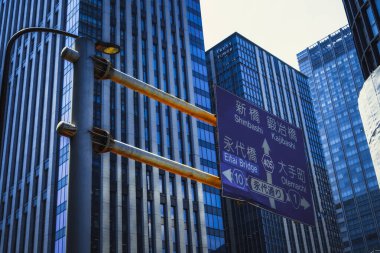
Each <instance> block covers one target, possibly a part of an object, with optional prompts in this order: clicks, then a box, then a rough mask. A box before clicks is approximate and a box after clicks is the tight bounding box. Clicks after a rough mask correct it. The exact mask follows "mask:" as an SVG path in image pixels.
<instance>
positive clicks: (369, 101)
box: [358, 68, 380, 187]
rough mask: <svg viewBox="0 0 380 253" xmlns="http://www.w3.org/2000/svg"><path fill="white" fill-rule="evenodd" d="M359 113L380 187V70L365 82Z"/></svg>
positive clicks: (360, 98)
mask: <svg viewBox="0 0 380 253" xmlns="http://www.w3.org/2000/svg"><path fill="white" fill-rule="evenodd" d="M358 103H359V111H360V116H361V118H362V121H363V127H364V132H365V135H366V137H367V142H368V146H369V150H370V152H371V157H372V162H373V166H374V167H375V173H376V177H377V183H378V184H379V187H380V68H377V69H376V70H375V71H374V72H372V74H371V75H370V76H369V77H368V78H367V80H366V81H365V82H364V84H363V87H362V89H361V90H360V93H359V100H358Z"/></svg>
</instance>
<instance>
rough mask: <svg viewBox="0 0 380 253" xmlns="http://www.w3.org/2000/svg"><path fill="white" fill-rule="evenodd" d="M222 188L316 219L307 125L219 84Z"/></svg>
mask: <svg viewBox="0 0 380 253" xmlns="http://www.w3.org/2000/svg"><path fill="white" fill-rule="evenodd" d="M216 98H217V106H216V107H217V121H218V138H219V158H220V171H221V179H222V194H223V196H224V197H230V198H234V199H239V200H243V201H247V202H249V203H251V204H254V205H257V206H260V207H262V208H265V209H268V210H270V211H272V212H274V213H277V214H280V215H283V216H286V217H288V218H291V219H294V220H297V221H300V222H302V223H305V224H308V225H315V219H314V209H313V202H312V196H311V190H310V182H309V171H308V166H307V161H306V154H305V146H304V139H303V135H302V131H301V129H299V128H297V127H295V126H293V125H291V124H289V123H287V122H285V121H283V120H282V119H280V118H278V117H276V116H274V115H272V114H270V113H268V112H265V111H263V110H262V109H260V108H257V107H255V106H254V105H252V104H251V103H250V102H247V101H245V100H243V99H241V98H239V97H237V96H235V95H233V94H232V93H230V92H228V91H226V90H224V89H222V88H220V87H216Z"/></svg>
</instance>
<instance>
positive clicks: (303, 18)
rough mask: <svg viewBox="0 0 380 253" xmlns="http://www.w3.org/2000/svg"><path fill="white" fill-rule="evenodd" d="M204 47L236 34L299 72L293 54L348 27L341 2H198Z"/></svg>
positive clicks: (227, 0) (330, 0)
mask: <svg viewBox="0 0 380 253" xmlns="http://www.w3.org/2000/svg"><path fill="white" fill-rule="evenodd" d="M200 2H201V11H202V22H203V32H204V40H205V48H206V50H208V49H209V48H211V47H213V46H214V45H216V44H217V43H218V42H220V41H222V40H223V39H224V38H226V37H228V36H229V35H231V34H232V33H234V32H238V33H240V34H242V35H243V36H245V37H246V38H247V39H249V40H251V41H253V42H254V43H256V44H257V45H259V46H260V47H262V48H264V49H265V50H267V51H269V52H270V53H272V54H273V55H275V56H277V57H278V58H280V59H281V60H283V61H284V62H286V63H288V64H289V65H291V66H293V67H294V68H296V69H299V67H298V62H297V56H296V55H297V53H299V52H301V51H302V50H304V49H306V48H307V47H309V46H311V45H313V44H314V43H316V42H317V41H319V40H321V39H323V38H324V37H326V36H327V35H329V34H331V33H333V32H334V31H336V30H338V29H339V28H341V27H343V26H345V25H347V24H348V21H347V18H346V15H345V12H344V7H343V3H342V0H200Z"/></svg>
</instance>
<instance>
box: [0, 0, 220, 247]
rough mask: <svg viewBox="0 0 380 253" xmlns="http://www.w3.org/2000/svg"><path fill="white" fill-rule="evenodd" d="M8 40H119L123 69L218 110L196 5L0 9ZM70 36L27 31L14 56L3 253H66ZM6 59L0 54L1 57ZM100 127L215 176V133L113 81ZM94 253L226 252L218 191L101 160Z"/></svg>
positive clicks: (116, 2) (110, 3)
mask: <svg viewBox="0 0 380 253" xmlns="http://www.w3.org/2000/svg"><path fill="white" fill-rule="evenodd" d="M0 26H1V27H0V44H1V45H5V44H6V42H7V41H8V40H9V38H10V36H11V35H12V34H14V33H15V32H17V31H18V30H20V29H21V28H23V27H36V26H38V27H51V28H57V29H62V30H66V31H68V32H71V33H75V34H78V35H81V36H86V37H89V38H91V39H93V40H103V41H110V42H114V43H116V44H118V45H120V46H121V48H122V50H121V52H120V54H118V55H115V56H111V57H110V60H111V61H112V62H113V64H114V66H115V67H116V68H117V69H120V70H121V71H123V72H126V73H128V74H130V75H133V76H135V77H137V78H139V79H141V80H143V81H145V82H148V83H150V84H152V85H154V86H156V87H158V88H159V89H162V90H164V91H166V92H170V93H172V94H173V95H175V96H178V97H181V98H183V99H185V100H187V101H189V102H191V103H193V104H196V105H197V106H200V107H202V108H204V109H206V110H211V102H210V92H209V88H208V83H207V75H206V73H207V72H206V61H205V52H204V45H203V32H202V22H201V11H200V5H199V1H198V0H186V1H180V0H150V1H144V0H125V1H124V0H105V1H103V0H68V1H42V0H38V1H37V0H26V1H1V2H0ZM72 44H73V39H71V38H65V37H63V36H57V35H53V34H49V33H37V32H36V33H31V34H27V35H24V36H23V37H22V38H20V39H18V40H17V42H16V45H15V47H14V50H13V53H12V59H11V63H10V64H11V72H10V77H9V80H10V81H9V95H8V97H9V103H8V107H7V118H6V127H5V139H4V143H2V145H4V149H3V153H2V154H0V156H1V159H0V161H1V165H0V166H1V170H0V173H1V174H0V190H1V191H0V196H1V200H0V252H65V251H66V248H65V244H66V219H67V212H66V206H67V192H68V190H69V189H68V187H67V183H68V182H67V181H68V170H69V161H68V159H69V152H70V151H69V149H70V146H69V139H68V138H66V137H59V136H58V135H57V133H56V131H55V127H56V124H57V123H58V122H59V121H60V120H64V121H67V122H69V121H70V111H71V101H70V100H71V90H72V82H73V78H72V72H73V71H72V64H71V63H69V62H64V61H63V60H62V59H61V57H60V56H59V55H60V51H61V50H62V48H63V47H64V46H65V45H66V46H71V45H72ZM3 57H4V51H3V50H1V51H0V59H1V60H2V59H3ZM94 111H95V115H94V125H95V126H98V127H101V128H103V129H106V130H109V131H110V132H111V134H112V135H113V136H114V137H115V138H116V139H117V140H121V141H123V142H126V143H129V144H132V145H134V146H137V147H140V148H142V149H145V150H148V151H151V152H153V153H156V154H159V155H162V156H165V157H168V158H170V159H173V160H176V161H179V162H182V163H185V164H188V165H191V166H193V167H196V168H198V169H202V170H205V171H207V172H210V173H213V174H217V163H216V154H215V142H214V134H213V132H214V131H213V128H212V127H211V126H209V125H207V124H204V123H202V122H198V121H197V120H195V119H194V118H192V117H189V116H187V115H185V114H182V113H179V112H178V111H176V110H174V109H172V108H169V107H167V106H165V105H162V104H159V103H157V102H156V101H154V100H151V99H148V98H147V97H145V96H142V95H140V94H138V93H135V92H133V91H132V90H128V89H126V88H124V87H121V86H120V85H118V84H115V83H112V82H110V81H103V82H99V81H97V82H96V84H95V96H94ZM92 182H93V185H92V189H93V191H92V214H91V220H92V225H91V249H92V252H207V251H210V252H223V248H224V232H223V230H224V229H223V220H222V214H221V212H222V211H221V198H220V194H219V191H218V190H215V189H213V188H211V187H206V186H202V185H200V184H198V183H196V182H192V181H190V180H188V179H184V178H181V177H179V176H175V175H172V174H169V173H166V172H164V171H161V170H159V169H157V168H152V167H150V166H146V165H145V164H140V163H137V162H134V161H133V160H130V159H124V158H121V157H120V156H116V155H113V154H109V153H107V154H102V155H98V154H94V155H93V178H92Z"/></svg>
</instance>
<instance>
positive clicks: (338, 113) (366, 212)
mask: <svg viewBox="0 0 380 253" xmlns="http://www.w3.org/2000/svg"><path fill="white" fill-rule="evenodd" d="M298 62H299V64H300V69H301V71H303V72H304V73H305V74H306V75H307V76H308V77H309V81H308V82H309V86H310V90H311V97H312V98H313V104H314V108H315V112H316V118H317V121H318V128H319V132H320V135H321V140H322V146H323V153H324V156H325V159H326V167H327V169H328V175H329V176H328V178H329V180H330V183H331V187H332V191H333V197H334V204H335V210H336V216H337V221H338V225H339V228H340V234H341V238H342V240H343V245H344V252H371V251H373V250H374V249H380V233H379V232H380V230H379V229H380V223H379V222H380V191H379V186H378V182H377V180H376V175H375V171H374V167H373V164H372V160H371V156H370V152H369V149H368V144H367V141H366V138H365V134H364V131H363V124H362V121H361V118H360V115H359V109H358V95H359V91H360V89H361V87H362V85H363V82H364V80H363V75H362V73H361V70H360V65H359V60H358V57H357V53H356V50H355V46H354V41H353V38H352V35H351V31H350V29H349V27H348V26H345V27H343V28H341V29H339V30H338V31H336V32H334V33H332V34H330V35H329V36H327V37H326V38H324V39H322V40H320V41H318V42H317V43H315V44H314V45H312V46H310V47H309V48H307V49H305V50H304V51H302V52H301V53H299V54H298Z"/></svg>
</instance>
